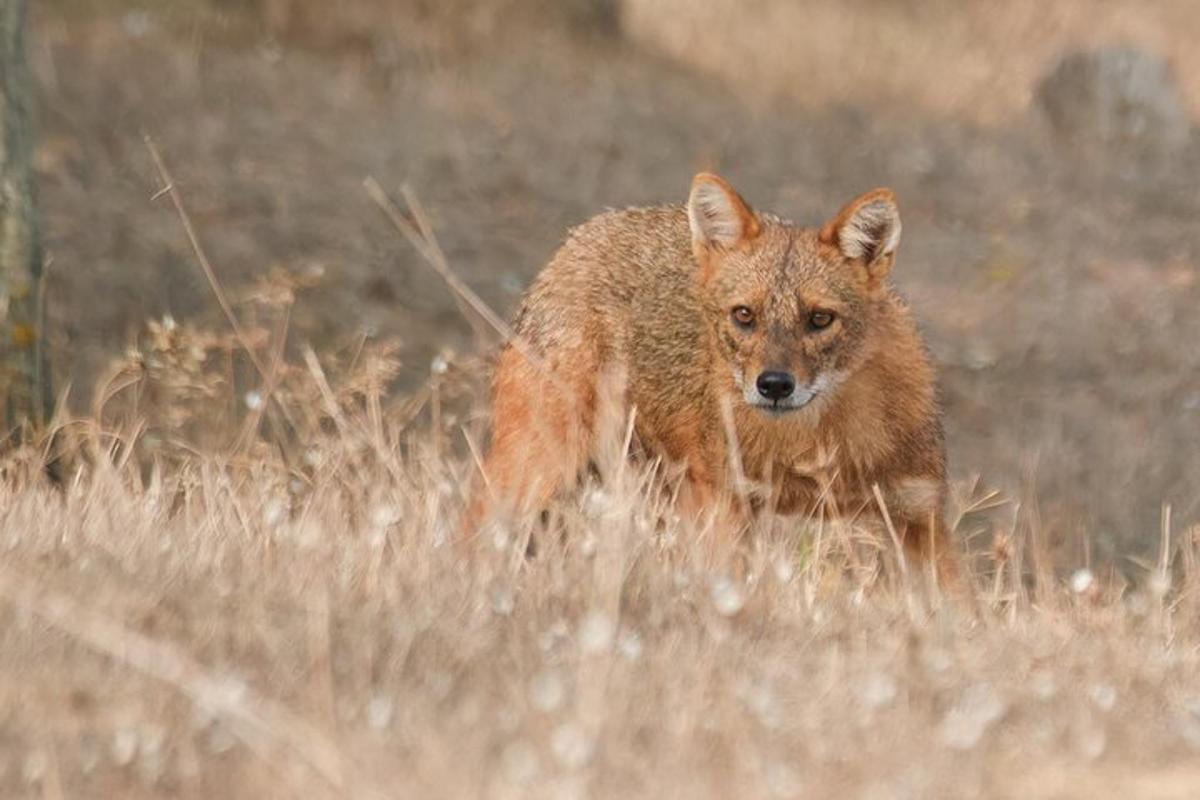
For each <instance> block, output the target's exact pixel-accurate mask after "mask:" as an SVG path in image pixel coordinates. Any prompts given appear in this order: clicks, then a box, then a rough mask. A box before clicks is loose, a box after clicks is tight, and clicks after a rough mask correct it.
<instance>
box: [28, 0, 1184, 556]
mask: <svg viewBox="0 0 1200 800" xmlns="http://www.w3.org/2000/svg"><path fill="white" fill-rule="evenodd" d="M33 5H34V6H35V7H34V8H33V13H34V32H33V36H32V38H31V48H30V58H31V60H32V62H33V68H34V71H35V74H36V79H37V85H38V91H39V104H40V109H39V116H40V142H39V145H38V149H37V153H36V159H35V166H36V170H37V178H38V181H39V191H40V198H39V200H40V205H41V210H42V218H43V235H44V239H45V246H46V250H47V255H48V258H49V262H50V266H49V270H48V273H47V295H46V296H47V300H46V304H47V312H46V313H47V315H48V325H47V331H48V333H49V336H50V339H49V343H48V347H49V352H50V355H51V363H52V365H53V370H54V376H55V386H56V387H57V388H58V389H59V390H62V389H64V388H68V387H69V389H70V402H71V403H72V404H73V405H74V406H76V407H77V408H81V409H86V408H88V407H89V403H90V402H91V398H92V396H93V387H95V386H96V385H97V382H98V381H101V380H102V379H103V378H104V376H105V375H106V370H107V369H108V368H109V365H111V364H112V363H113V362H114V360H116V359H119V358H120V357H121V356H122V354H123V353H124V352H125V351H126V349H127V348H128V347H129V346H130V345H131V344H132V343H133V342H134V341H136V339H137V337H138V335H139V332H140V331H142V330H144V328H145V325H146V322H147V320H148V319H157V320H162V319H163V318H164V317H165V316H169V317H170V318H171V319H173V320H176V321H178V322H180V323H195V324H197V325H207V326H212V327H220V326H221V325H222V322H221V312H220V309H219V308H218V307H217V305H216V303H215V302H214V301H213V299H212V294H211V290H210V289H209V287H208V285H207V283H206V282H205V280H204V277H203V275H202V274H201V272H200V271H199V270H198V269H196V267H195V265H194V261H193V256H192V253H191V250H190V248H189V245H188V243H187V240H186V238H185V237H184V235H183V233H182V231H181V229H180V226H179V221H178V219H177V218H176V217H175V215H174V213H173V212H172V211H171V209H170V206H169V204H168V203H167V201H166V200H165V199H163V198H158V199H157V200H156V199H153V196H154V194H155V193H156V191H157V190H158V188H159V183H158V179H157V176H156V174H155V172H154V167H153V163H152V161H151V159H150V157H149V155H148V153H147V150H146V148H145V147H144V145H143V139H142V137H143V133H147V134H149V135H151V136H152V137H153V138H154V140H155V141H156V142H157V144H158V146H159V148H160V149H161V151H162V153H163V155H164V158H165V159H166V161H167V163H168V164H169V165H170V168H171V170H172V172H173V173H174V176H175V178H176V181H177V184H178V188H179V189H180V191H181V193H182V196H183V198H184V200H185V202H186V203H187V204H188V206H189V208H190V210H191V212H192V214H193V216H194V219H195V223H196V226H197V228H198V231H199V235H200V238H201V240H202V242H203V244H204V246H205V247H206V249H207V250H208V253H209V255H210V257H211V258H212V261H213V264H214V267H215V269H216V272H217V273H218V274H219V276H220V278H221V281H222V282H223V284H224V285H225V286H226V287H227V289H228V290H229V291H230V292H231V294H233V295H235V297H244V296H245V295H246V293H248V292H250V291H252V290H253V289H254V287H255V286H257V285H258V284H259V282H260V281H261V280H262V279H263V278H264V277H265V276H269V275H288V276H293V280H292V285H294V286H296V287H301V288H299V289H298V290H297V291H299V292H300V299H299V302H298V303H297V305H296V307H295V309H294V310H293V312H292V319H291V337H290V340H291V341H292V342H293V343H305V342H310V343H312V344H313V345H314V347H317V348H319V349H322V350H329V349H337V348H353V347H355V346H356V343H361V342H362V341H363V340H364V338H365V339H395V340H397V341H398V343H399V351H398V352H399V355H400V358H401V361H402V371H401V374H400V377H399V379H398V381H397V386H396V391H397V392H404V391H405V390H406V389H408V388H411V387H413V386H416V385H418V384H419V383H420V382H421V381H423V380H424V379H425V378H427V377H428V375H429V371H430V364H431V362H432V361H433V360H434V359H435V358H437V357H442V358H446V359H449V360H452V361H453V360H455V359H458V358H461V357H463V356H468V355H471V354H474V353H477V350H476V344H475V340H474V339H473V337H472V334H471V327H470V324H469V323H468V321H467V320H466V319H465V318H464V317H463V315H462V314H461V313H460V311H459V310H458V307H457V306H456V304H455V302H454V300H453V298H452V296H451V295H450V294H449V292H448V291H447V289H446V288H445V286H444V285H443V284H442V282H441V281H440V280H439V279H438V278H437V277H436V276H435V275H434V274H433V273H432V272H431V271H430V270H429V268H428V267H427V266H426V265H425V264H424V263H422V261H421V259H420V257H419V256H418V255H417V254H416V253H415V252H414V251H413V250H412V249H411V248H410V247H409V246H408V245H407V244H405V243H404V242H403V241H402V240H400V239H399V238H398V237H397V236H396V235H395V233H394V232H393V231H392V230H390V229H389V228H388V227H387V225H386V224H385V222H384V221H383V220H382V219H381V217H380V215H379V213H378V210H377V209H375V208H374V207H373V206H372V205H371V202H370V200H369V199H368V197H367V196H366V194H365V193H364V191H363V188H362V181H363V179H364V178H365V177H366V176H368V175H371V176H375V177H376V178H377V179H378V180H379V181H380V182H381V183H382V184H383V185H384V186H385V187H386V188H387V189H388V190H389V191H395V190H397V189H398V188H399V187H400V186H401V185H403V184H406V185H408V186H409V187H410V188H411V189H412V190H413V191H414V192H415V193H416V195H417V196H418V197H419V198H420V200H421V201H422V203H423V204H424V207H425V209H426V211H427V212H428V214H429V218H430V221H431V223H432V226H433V229H434V232H435V233H436V235H437V237H438V240H439V241H440V243H441V246H442V248H443V249H444V251H445V253H446V256H447V258H448V260H449V263H450V265H451V266H452V267H453V269H454V270H456V271H457V272H458V274H459V275H461V276H462V277H463V278H464V279H465V280H466V281H467V282H468V283H469V284H470V285H471V286H472V287H474V288H475V289H476V290H477V291H478V292H480V294H481V295H482V296H483V297H484V298H485V299H486V300H487V301H488V302H489V303H491V304H492V305H493V307H495V308H496V309H497V310H499V311H500V312H501V313H505V314H507V313H509V312H511V311H512V310H513V308H514V306H515V304H516V303H517V301H518V299H519V297H520V293H521V292H522V290H523V288H524V286H525V285H526V284H527V282H528V281H529V279H530V278H531V277H532V276H533V275H534V274H535V273H536V272H537V270H538V269H539V268H540V267H541V266H542V265H543V264H544V263H545V261H546V260H547V259H548V257H549V256H550V255H551V253H552V252H553V250H554V249H555V247H556V245H557V243H558V242H560V241H561V240H562V238H563V236H564V234H565V231H566V230H567V228H568V227H569V226H571V225H574V224H577V223H579V222H581V221H583V220H584V219H586V218H587V217H589V216H590V215H592V214H594V213H596V212H597V211H599V210H601V209H604V208H606V207H613V206H616V207H620V206H627V205H639V204H651V203H663V202H681V201H682V200H683V199H684V197H685V194H686V191H687V187H688V184H689V180H690V177H691V175H692V173H693V172H695V171H696V170H699V169H716V170H719V171H720V172H722V173H723V174H724V175H725V176H726V177H728V178H729V179H730V180H731V181H732V182H733V183H734V184H735V185H736V186H738V187H739V188H740V189H741V190H742V192H743V194H745V195H746V197H747V198H748V199H749V200H750V201H751V202H752V203H753V204H756V205H758V206H759V207H761V208H763V209H769V210H772V211H775V212H777V213H780V214H782V215H784V216H788V217H791V218H793V219H795V220H797V221H801V222H805V223H809V224H818V223H819V222H821V221H823V220H824V219H825V218H826V217H827V216H828V215H830V214H831V213H833V212H834V211H835V210H836V209H837V208H838V207H839V206H840V204H841V203H842V202H843V201H845V200H847V199H849V198H850V197H851V196H853V195H855V194H857V193H858V192H861V191H863V190H865V189H869V188H871V187H873V186H877V185H887V186H890V187H892V188H893V189H894V190H895V191H896V192H897V194H898V196H899V198H900V204H901V213H902V216H903V218H904V225H905V238H904V242H903V244H902V247H901V253H900V259H899V262H898V266H897V269H896V270H895V272H894V275H895V279H896V282H897V284H898V286H899V287H900V289H901V291H902V293H903V294H904V295H905V296H906V297H907V298H908V299H909V300H910V302H911V304H912V305H913V306H914V307H915V309H916V312H917V315H918V317H919V319H920V320H921V323H922V325H923V328H924V330H925V331H926V334H927V337H928V341H929V344H930V346H931V348H932V350H933V351H934V354H935V356H936V358H937V360H938V362H939V364H940V367H941V378H942V390H943V400H944V405H945V408H946V423H947V429H948V435H949V443H950V450H951V462H952V470H953V474H954V476H955V478H957V479H960V480H964V481H965V480H969V479H971V478H972V476H976V475H977V476H980V478H981V479H982V481H983V482H984V484H986V485H989V486H994V487H998V488H1001V489H1004V490H1006V491H1009V492H1012V493H1014V494H1016V495H1017V496H1019V497H1021V498H1023V503H1024V508H1025V509H1026V511H1027V512H1029V513H1036V514H1038V515H1039V516H1040V518H1041V521H1042V523H1043V525H1044V526H1045V530H1046V531H1047V532H1048V534H1049V535H1050V536H1051V537H1052V538H1053V541H1054V543H1055V545H1056V546H1057V547H1058V548H1060V549H1063V550H1065V551H1066V552H1067V553H1068V554H1069V555H1070V558H1071V560H1072V561H1074V562H1076V563H1078V562H1079V561H1080V560H1083V559H1086V558H1089V557H1091V558H1108V557H1113V556H1115V555H1117V554H1121V555H1122V556H1123V555H1125V554H1129V553H1135V554H1136V553H1144V552H1148V551H1150V550H1152V549H1153V548H1154V547H1156V546H1157V541H1158V539H1157V537H1158V526H1159V519H1160V514H1161V507H1162V504H1163V503H1171V504H1172V505H1173V508H1174V515H1175V519H1176V520H1177V521H1178V522H1180V523H1183V524H1186V523H1189V522H1195V521H1196V519H1197V517H1198V516H1200V315H1198V314H1197V308H1200V281H1198V280H1197V279H1198V277H1200V275H1198V259H1200V225H1198V224H1197V222H1198V220H1200V191H1197V182H1198V178H1200V140H1198V137H1197V134H1196V130H1195V121H1196V119H1197V112H1198V110H1200V51H1198V50H1197V49H1196V48H1195V42H1196V41H1197V40H1200V13H1197V10H1196V7H1195V4H1194V3H1193V2H1191V0H1154V1H1152V2H1115V1H1114V0H1038V1H1037V2H1035V1H1034V0H1011V1H1010V2H1000V1H999V0H974V1H973V2H954V1H952V0H926V1H924V2H920V1H918V0H887V1H886V2H885V0H816V1H815V2H789V1H788V0H560V1H559V2H554V1H553V0H494V1H493V2H484V0H446V1H445V2H434V1H433V0H344V1H343V2H337V3H329V2H322V1H321V0H158V1H157V2H153V1H151V0H144V1H143V2H133V1H132V0H39V2H37V3H36V4H33ZM1031 510H1032V511H1031Z"/></svg>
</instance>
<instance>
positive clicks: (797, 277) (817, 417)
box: [467, 173, 953, 569]
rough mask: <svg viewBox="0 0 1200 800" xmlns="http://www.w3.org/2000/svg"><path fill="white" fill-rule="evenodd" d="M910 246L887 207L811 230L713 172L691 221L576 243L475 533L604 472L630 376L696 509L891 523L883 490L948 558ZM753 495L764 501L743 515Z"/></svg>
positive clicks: (506, 404) (937, 440)
mask: <svg viewBox="0 0 1200 800" xmlns="http://www.w3.org/2000/svg"><path fill="white" fill-rule="evenodd" d="M899 242H900V217H899V213H898V211H897V208H896V201H895V198H894V196H893V195H892V193H891V192H890V191H889V190H887V189H876V190H874V191H871V192H868V193H866V194H864V195H862V196H860V197H858V198H856V199H854V200H852V201H850V203H848V204H847V205H846V206H845V207H844V208H842V210H841V211H839V212H838V213H837V214H836V215H835V216H834V217H833V219H832V220H830V221H829V222H828V223H826V224H825V225H824V226H823V227H821V228H817V229H813V228H806V227H801V226H798V225H795V224H792V223H791V222H787V221H785V220H782V219H780V218H778V217H776V216H773V215H771V214H766V213H762V212H756V211H754V210H752V209H751V208H750V206H749V205H747V203H746V202H745V201H744V200H743V199H742V198H741V196H739V195H738V193H737V192H736V191H734V190H733V188H732V187H731V186H730V185H729V184H728V183H726V182H725V181H724V180H722V179H721V178H720V177H718V176H716V175H711V174H707V173H703V174H700V175H697V176H696V177H695V179H694V180H693V182H692V191H691V196H690V197H689V199H688V202H687V205H686V207H679V206H663V207H656V208H633V209H626V210H624V211H610V212H608V213H605V214H601V215H600V216H597V217H595V218H593V219H592V220H590V221H589V222H586V223H584V224H583V225H581V226H580V227H578V228H576V229H575V230H573V231H572V232H571V234H570V236H569V237H568V239H567V241H566V243H565V244H564V245H563V246H562V248H561V249H559V251H558V253H557V254H556V255H555V256H554V258H553V260H552V261H551V262H550V264H549V266H547V267H546V268H545V269H544V270H543V271H542V273H541V275H539V276H538V278H537V281H536V282H535V283H534V284H533V286H532V288H531V289H530V290H529V292H528V294H527V295H526V297H525V300H524V304H523V305H522V307H521V310H520V312H519V314H518V316H517V318H516V323H515V331H516V334H517V337H518V341H517V342H512V343H509V344H508V345H507V346H506V347H505V348H504V350H503V351H502V352H501V354H500V357H499V362H498V365H497V369H496V374H495V379H494V384H493V392H492V437H491V443H490V447H489V450H488V453H487V457H486V460H485V462H484V467H483V471H484V476H485V478H486V480H487V481H488V484H489V486H490V489H489V491H488V492H487V494H488V495H489V498H487V499H485V498H484V496H483V494H484V493H482V492H481V493H479V494H478V495H477V496H476V498H475V500H474V503H473V507H472V510H471V512H470V513H469V514H468V517H467V527H468V528H469V527H470V526H472V525H475V524H477V523H478V522H479V521H480V519H481V518H482V517H483V516H484V515H485V514H486V513H487V512H488V510H489V507H490V504H491V503H495V502H497V501H499V502H502V503H504V504H506V505H507V506H508V507H509V508H516V509H519V510H524V511H532V510H537V509H539V508H542V507H544V505H545V504H546V503H547V501H548V500H549V499H550V497H551V496H552V495H553V494H554V493H555V492H556V491H558V490H559V489H560V488H561V487H563V486H565V485H568V484H570V483H573V482H574V481H575V480H576V478H577V477H578V476H579V474H580V472H581V471H582V470H583V469H584V468H585V467H586V465H587V463H588V461H589V458H591V457H592V456H593V455H594V453H593V448H594V446H595V445H596V437H595V432H596V431H595V428H596V422H597V404H598V402H599V395H600V394H601V387H600V386H599V379H600V376H601V375H603V374H606V373H609V372H612V371H613V370H618V371H620V372H621V373H623V374H624V376H625V378H626V383H625V385H624V393H625V395H626V396H625V398H624V400H625V401H626V402H627V403H628V405H629V406H631V407H632V408H633V409H635V414H636V416H635V425H636V427H635V430H636V433H637V437H638V441H639V443H640V445H641V446H642V447H643V448H645V449H646V450H647V451H649V452H650V453H652V454H656V455H659V456H661V457H663V459H664V460H665V461H667V462H668V463H676V464H679V465H681V466H682V467H683V469H684V475H685V481H684V487H683V490H684V491H683V492H682V493H681V496H682V497H685V498H687V502H688V503H689V504H690V505H691V506H692V508H694V509H697V510H702V509H705V508H708V507H711V506H712V505H713V504H715V503H724V504H726V507H727V509H728V510H729V511H731V512H734V513H740V514H746V513H750V512H751V511H753V510H754V509H759V508H762V507H763V506H764V505H765V506H767V507H769V508H771V509H773V510H775V511H777V512H781V513H794V512H808V513H817V512H820V513H828V512H829V510H830V509H832V510H834V512H835V513H838V514H841V515H849V514H856V513H859V512H862V511H864V510H869V511H870V512H871V513H874V514H878V503H877V502H876V496H875V487H876V486H877V487H878V489H879V492H880V494H881V496H882V498H883V499H884V504H885V507H886V508H887V510H888V512H889V515H890V516H891V518H892V520H893V522H894V525H895V528H896V530H897V532H898V534H899V535H900V536H901V537H902V538H903V540H904V542H905V543H906V545H907V547H908V549H910V550H912V551H915V552H919V553H923V554H925V555H927V556H928V555H930V554H932V553H939V554H943V553H945V552H946V549H947V543H946V541H945V537H944V535H943V528H942V506H943V502H944V498H945V494H946V478H945V474H946V473H945V469H946V468H945V455H944V448H943V444H942V431H941V424H940V420H939V412H938V407H937V404H936V400H935V388H934V375H933V370H932V368H931V366H930V363H929V359H928V357H927V355H926V352H925V350H924V347H923V345H922V343H921V340H920V337H919V335H918V333H917V330H916V327H915V325H914V323H913V321H912V318H911V317H910V315H909V312H908V310H907V308H906V307H905V305H904V303H903V302H902V301H901V300H900V299H899V298H898V297H897V296H896V294H895V293H894V292H893V290H892V288H891V287H890V286H889V284H888V282H887V275H888V272H889V270H890V269H891V267H892V262H893V261H894V260H895V257H896V247H897V245H898V244H899ZM734 446H736V447H737V453H736V454H734V453H733V452H732V450H731V448H732V447H734ZM732 455H737V458H736V459H733V458H731V456H732ZM735 465H737V466H735ZM739 468H740V471H741V474H740V475H739V474H738V470H739ZM743 477H744V478H745V482H746V483H747V484H749V485H751V486H757V487H766V489H767V491H766V492H765V493H760V494H759V496H758V497H757V499H752V500H751V501H750V502H746V498H745V497H744V496H742V497H741V498H740V499H739V496H738V492H736V491H734V489H735V488H736V487H735V486H734V483H735V482H737V481H736V479H740V478H743ZM743 485H745V484H743ZM938 563H939V565H945V566H946V567H947V568H948V569H953V564H952V563H950V562H948V561H945V560H943V559H942V558H940V557H939V558H938Z"/></svg>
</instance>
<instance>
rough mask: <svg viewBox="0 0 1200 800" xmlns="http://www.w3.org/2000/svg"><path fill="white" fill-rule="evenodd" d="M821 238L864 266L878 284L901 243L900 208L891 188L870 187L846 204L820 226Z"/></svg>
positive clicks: (869, 277)
mask: <svg viewBox="0 0 1200 800" xmlns="http://www.w3.org/2000/svg"><path fill="white" fill-rule="evenodd" d="M820 238H821V241H822V242H824V243H825V244H830V245H833V246H834V247H836V248H837V249H838V250H840V251H841V253H842V255H843V256H844V257H846V258H847V259H849V260H850V261H858V262H860V263H861V264H863V265H864V266H865V267H866V268H867V277H868V280H869V282H870V283H872V284H878V283H879V282H880V281H881V280H883V278H884V276H886V275H887V274H888V271H889V270H890V269H891V268H892V262H893V261H894V260H895V257H896V247H897V246H898V245H899V244H900V211H899V209H897V208H896V196H895V195H894V194H892V190H891V189H873V190H872V191H869V192H867V193H866V194H862V195H859V196H858V197H856V198H854V199H853V200H851V201H850V202H849V203H847V204H846V205H845V206H844V207H843V208H842V210H841V211H839V212H838V213H837V216H835V217H834V218H833V219H831V220H830V221H829V222H827V223H826V224H825V227H824V228H822V229H821V234H820Z"/></svg>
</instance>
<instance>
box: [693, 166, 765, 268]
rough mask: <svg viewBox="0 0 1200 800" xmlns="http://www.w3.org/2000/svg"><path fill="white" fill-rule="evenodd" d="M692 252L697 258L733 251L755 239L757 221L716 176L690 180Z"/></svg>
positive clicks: (747, 206)
mask: <svg viewBox="0 0 1200 800" xmlns="http://www.w3.org/2000/svg"><path fill="white" fill-rule="evenodd" d="M687 214H688V224H689V225H690V226H691V229H692V249H693V250H694V251H695V253H696V256H697V258H699V259H700V260H702V261H703V260H704V258H703V257H704V256H705V254H707V252H708V251H709V250H710V249H712V248H713V247H717V248H720V249H725V250H729V249H733V248H735V247H738V246H739V245H741V244H744V243H745V242H748V241H750V240H751V239H754V238H755V237H756V236H758V233H759V230H760V227H759V222H758V217H756V216H754V212H753V211H752V210H751V209H750V206H749V204H747V203H746V201H745V200H743V199H742V196H741V195H739V194H738V193H737V192H736V191H734V188H733V187H732V186H730V185H729V184H728V183H726V182H725V179H724V178H722V177H720V176H719V175H713V174H712V173H711V172H701V173H700V174H699V175H697V176H696V177H695V178H693V179H692V193H691V195H690V196H689V197H688V204H687Z"/></svg>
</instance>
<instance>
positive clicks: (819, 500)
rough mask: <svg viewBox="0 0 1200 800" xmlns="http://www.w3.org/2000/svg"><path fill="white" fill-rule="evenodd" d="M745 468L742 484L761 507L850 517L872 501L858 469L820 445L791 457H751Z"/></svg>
mask: <svg viewBox="0 0 1200 800" xmlns="http://www.w3.org/2000/svg"><path fill="white" fill-rule="evenodd" d="M743 470H744V476H745V483H746V486H744V487H743V488H744V490H746V491H748V492H749V493H750V494H751V496H752V497H753V498H755V502H754V503H753V505H754V506H755V507H756V508H759V509H768V508H769V509H771V510H773V511H775V512H777V513H780V514H805V515H817V516H824V517H847V516H856V515H857V514H858V513H859V512H861V510H862V509H863V508H864V507H865V506H866V505H868V504H869V503H870V489H869V487H868V486H867V483H866V482H864V481H863V479H862V476H861V475H859V474H858V471H857V470H855V469H853V468H852V467H850V466H848V465H844V464H840V463H838V460H837V459H836V457H835V454H832V453H830V452H828V451H824V450H822V449H820V448H814V449H813V450H812V451H810V452H807V453H804V454H802V455H799V456H796V457H794V458H789V459H769V460H762V461H758V460H755V459H753V458H750V459H749V460H748V461H747V462H746V463H745V464H744V465H743ZM731 477H732V476H731ZM734 480H737V479H736V478H734Z"/></svg>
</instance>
